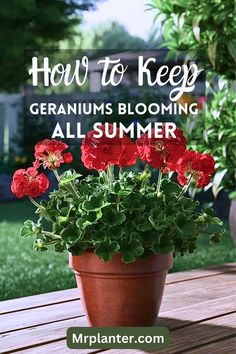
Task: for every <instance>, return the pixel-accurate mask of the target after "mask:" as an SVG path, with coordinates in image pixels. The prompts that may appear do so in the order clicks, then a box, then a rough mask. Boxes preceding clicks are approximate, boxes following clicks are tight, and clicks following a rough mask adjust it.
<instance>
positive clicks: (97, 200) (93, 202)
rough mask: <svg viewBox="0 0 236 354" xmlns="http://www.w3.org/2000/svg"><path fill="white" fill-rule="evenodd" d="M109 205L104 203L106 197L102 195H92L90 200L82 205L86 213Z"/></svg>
mask: <svg viewBox="0 0 236 354" xmlns="http://www.w3.org/2000/svg"><path fill="white" fill-rule="evenodd" d="M107 205H109V203H104V195H103V194H101V193H100V194H97V195H92V196H90V197H89V199H88V200H85V201H84V202H83V204H82V209H84V210H86V211H97V210H100V209H102V208H103V207H105V206H107Z"/></svg>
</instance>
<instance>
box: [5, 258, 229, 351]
mask: <svg viewBox="0 0 236 354" xmlns="http://www.w3.org/2000/svg"><path fill="white" fill-rule="evenodd" d="M235 265H236V264H224V265H222V266H214V267H210V268H207V269H199V270H193V271H187V272H180V273H172V274H169V275H168V278H167V286H166V288H165V294H164V298H163V303H162V306H161V313H160V317H159V319H158V321H157V325H164V326H168V327H169V328H170V330H171V343H170V346H169V349H168V351H162V352H160V351H156V353H168V354H183V353H186V354H187V353H189V354H190V353H191V354H194V353H196V354H203V353H206V354H211V352H212V350H213V352H214V354H215V353H217V354H221V353H224V354H226V353H227V354H231V353H233V352H232V351H231V352H230V351H227V350H232V348H233V341H232V339H231V338H229V337H230V336H233V335H234V333H235V332H234V331H235V329H234V328H235V323H236V316H235V313H233V312H234V311H235V304H236V295H235V280H236V279H235V276H234V274H233V273H232V272H233V270H235ZM78 298H79V291H78V290H77V289H69V290H63V291H59V292H54V293H48V294H42V295H35V296H30V297H26V298H20V299H16V300H8V301H5V302H2V303H1V305H0V308H1V309H0V333H3V334H2V335H0V353H20V354H24V353H25V354H39V353H40V354H43V353H45V354H48V353H50V354H54V353H57V354H67V353H71V354H73V353H81V354H84V353H92V352H93V353H95V352H101V350H99V351H96V350H69V349H68V348H67V347H66V342H65V336H66V330H67V328H68V327H70V326H86V325H87V321H86V319H85V317H84V311H83V308H82V305H81V301H80V300H78ZM19 338H20V340H19ZM216 341H217V343H216ZM211 342H212V343H211ZM217 348H221V350H220V351H219V350H218V349H217ZM104 352H106V353H107V354H110V353H112V354H113V353H117V354H118V353H120V352H121V350H118V351H117V350H108V351H104ZM125 353H127V354H128V353H129V354H131V353H146V352H145V351H141V350H128V351H127V350H122V354H125Z"/></svg>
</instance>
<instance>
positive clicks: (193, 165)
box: [176, 151, 215, 188]
mask: <svg viewBox="0 0 236 354" xmlns="http://www.w3.org/2000/svg"><path fill="white" fill-rule="evenodd" d="M214 165H215V161H214V159H213V157H212V156H211V155H209V154H202V153H201V152H197V151H186V152H185V154H184V155H183V156H182V157H181V158H180V159H179V160H178V162H177V165H176V172H178V181H179V183H180V184H181V185H182V186H183V185H185V184H187V183H188V181H189V180H190V178H191V180H192V181H193V182H195V183H196V187H197V188H202V187H204V186H207V185H208V184H209V182H210V178H211V175H212V174H213V173H214Z"/></svg>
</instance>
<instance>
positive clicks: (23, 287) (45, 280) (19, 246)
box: [0, 201, 235, 300]
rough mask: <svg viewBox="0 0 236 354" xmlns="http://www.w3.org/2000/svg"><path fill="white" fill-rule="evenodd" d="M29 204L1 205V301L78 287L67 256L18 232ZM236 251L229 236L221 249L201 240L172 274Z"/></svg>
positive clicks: (228, 256)
mask: <svg viewBox="0 0 236 354" xmlns="http://www.w3.org/2000/svg"><path fill="white" fill-rule="evenodd" d="M33 217H34V211H33V207H31V204H30V203H29V202H25V201H24V202H22V201H20V202H14V203H4V204H2V205H0V264H1V268H0V300H6V299H11V298H16V297H21V296H27V295H32V294H39V293H45V292H50V291H54V290H60V289H67V288H71V287H74V286H75V280H74V275H73V273H72V271H71V270H70V269H69V268H68V264H67V263H68V261H67V254H66V253H64V254H56V253H54V252H53V250H52V251H48V252H45V253H37V252H35V251H33V249H32V239H22V238H21V237H20V236H19V230H20V227H21V225H22V222H23V221H24V220H25V219H29V218H33ZM234 259H235V251H234V248H233V244H232V241H231V238H230V235H229V233H228V232H227V234H226V235H225V237H224V239H223V241H222V242H221V244H220V245H218V246H214V247H212V246H209V244H208V242H207V240H206V239H204V238H202V239H201V240H200V244H199V247H198V250H197V252H196V253H195V254H193V255H186V256H184V257H179V256H178V257H176V258H175V261H174V267H173V269H172V270H171V271H180V270H185V269H192V268H197V267H205V266H208V265H214V264H221V263H224V262H231V261H234Z"/></svg>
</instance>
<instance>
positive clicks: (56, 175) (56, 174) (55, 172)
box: [53, 170, 60, 182]
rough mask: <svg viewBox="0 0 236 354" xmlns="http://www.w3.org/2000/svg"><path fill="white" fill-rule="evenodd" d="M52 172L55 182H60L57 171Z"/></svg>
mask: <svg viewBox="0 0 236 354" xmlns="http://www.w3.org/2000/svg"><path fill="white" fill-rule="evenodd" d="M53 172H54V175H55V177H56V179H57V182H60V176H59V173H58V172H57V170H53Z"/></svg>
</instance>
